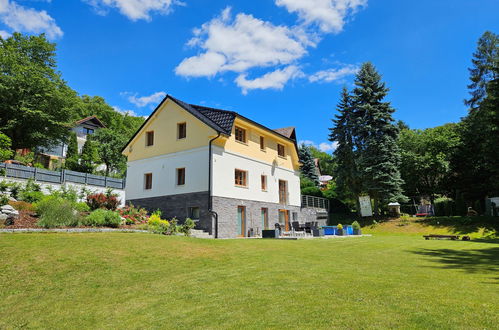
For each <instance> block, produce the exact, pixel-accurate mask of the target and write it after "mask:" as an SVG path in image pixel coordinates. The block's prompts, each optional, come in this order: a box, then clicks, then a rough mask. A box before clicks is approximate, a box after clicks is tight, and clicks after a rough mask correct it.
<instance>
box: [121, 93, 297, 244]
mask: <svg viewBox="0 0 499 330" xmlns="http://www.w3.org/2000/svg"><path fill="white" fill-rule="evenodd" d="M123 154H124V155H126V156H127V157H128V169H127V185H126V199H127V202H130V203H132V204H134V205H136V206H141V207H145V208H147V209H148V210H150V211H154V210H156V209H160V210H161V211H162V212H163V216H164V217H165V218H172V217H176V218H178V219H179V220H180V221H181V222H182V221H184V219H185V218H187V217H190V218H192V219H194V220H197V227H198V228H199V229H203V230H205V231H207V232H209V233H211V234H215V236H216V237H238V236H240V237H245V236H249V235H251V234H254V235H258V234H260V233H261V230H262V229H267V228H269V229H273V228H274V224H275V223H280V224H282V225H283V226H285V227H286V228H288V229H289V228H290V222H291V221H300V222H304V221H305V220H306V219H305V218H304V215H303V214H302V212H301V196H300V176H299V168H300V163H299V160H298V152H297V145H296V135H295V129H294V128H291V127H289V128H285V129H277V130H272V129H269V128H267V127H265V126H263V125H261V124H258V123H256V122H254V121H252V120H250V119H248V118H246V117H244V116H242V115H240V114H238V113H236V112H232V111H225V110H220V109H213V108H208V107H203V106H198V105H193V104H187V103H185V102H182V101H180V100H178V99H175V98H173V97H172V96H169V95H167V96H166V97H165V98H164V99H163V101H162V102H161V103H160V104H159V105H158V107H157V108H156V109H155V110H154V112H153V113H152V114H151V115H150V116H149V118H148V119H147V120H146V121H145V123H144V124H143V125H142V126H141V128H140V129H139V130H138V131H137V133H136V134H135V135H134V136H133V137H132V138H131V140H130V141H129V142H128V143H127V145H126V146H125V148H124V149H123Z"/></svg>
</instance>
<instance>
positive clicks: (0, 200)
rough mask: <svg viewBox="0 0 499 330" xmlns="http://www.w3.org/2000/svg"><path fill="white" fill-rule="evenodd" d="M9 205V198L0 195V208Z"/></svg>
mask: <svg viewBox="0 0 499 330" xmlns="http://www.w3.org/2000/svg"><path fill="white" fill-rule="evenodd" d="M8 203H9V196H7V195H5V194H0V206H3V205H7V204H8Z"/></svg>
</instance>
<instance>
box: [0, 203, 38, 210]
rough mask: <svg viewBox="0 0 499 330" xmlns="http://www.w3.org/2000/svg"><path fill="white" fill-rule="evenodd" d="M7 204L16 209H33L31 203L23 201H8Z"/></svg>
mask: <svg viewBox="0 0 499 330" xmlns="http://www.w3.org/2000/svg"><path fill="white" fill-rule="evenodd" d="M0 204H1V203H0ZM9 205H10V206H12V207H13V208H15V209H16V210H18V211H31V212H34V211H35V207H34V206H33V204H30V203H28V202H24V201H17V202H9Z"/></svg>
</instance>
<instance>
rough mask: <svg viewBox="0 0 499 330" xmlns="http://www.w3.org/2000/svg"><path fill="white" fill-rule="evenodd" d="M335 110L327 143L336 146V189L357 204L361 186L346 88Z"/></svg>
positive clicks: (350, 106)
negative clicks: (329, 142)
mask: <svg viewBox="0 0 499 330" xmlns="http://www.w3.org/2000/svg"><path fill="white" fill-rule="evenodd" d="M336 109H337V110H338V113H339V114H337V115H335V119H333V120H332V121H333V123H334V126H333V127H332V128H330V129H329V130H330V134H329V141H331V142H336V143H337V145H338V146H337V148H336V150H335V151H334V156H335V157H334V159H335V162H336V167H335V172H334V177H335V180H336V187H337V188H336V189H337V192H338V194H339V195H340V197H341V198H343V199H353V200H355V201H356V202H357V200H358V196H359V194H360V193H361V186H360V182H359V180H358V173H357V165H356V163H355V155H354V144H353V136H352V129H353V123H352V115H353V113H352V111H353V109H352V101H351V97H350V94H349V92H348V90H347V88H346V87H343V90H342V91H341V99H340V102H339V103H338V106H337V108H336Z"/></svg>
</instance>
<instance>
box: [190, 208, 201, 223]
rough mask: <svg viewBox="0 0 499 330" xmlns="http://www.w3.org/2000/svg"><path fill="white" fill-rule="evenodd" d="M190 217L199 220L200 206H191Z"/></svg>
mask: <svg viewBox="0 0 499 330" xmlns="http://www.w3.org/2000/svg"><path fill="white" fill-rule="evenodd" d="M189 218H191V219H192V220H199V207H197V206H193V207H189Z"/></svg>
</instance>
